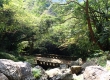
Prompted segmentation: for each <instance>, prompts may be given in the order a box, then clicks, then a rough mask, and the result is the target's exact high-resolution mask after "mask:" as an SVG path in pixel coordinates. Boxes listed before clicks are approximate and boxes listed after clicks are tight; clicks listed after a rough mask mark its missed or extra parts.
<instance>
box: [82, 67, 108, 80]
mask: <svg viewBox="0 0 110 80" xmlns="http://www.w3.org/2000/svg"><path fill="white" fill-rule="evenodd" d="M83 76H84V80H110V72H108V71H107V70H105V69H104V68H103V67H101V66H88V67H86V69H85V71H84V73H83Z"/></svg>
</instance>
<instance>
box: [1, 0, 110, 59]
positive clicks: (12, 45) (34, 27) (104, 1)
mask: <svg viewBox="0 0 110 80" xmlns="http://www.w3.org/2000/svg"><path fill="white" fill-rule="evenodd" d="M100 51H110V1H109V0H84V1H82V2H79V1H78V0H66V2H58V3H56V2H52V1H51V0H0V52H1V53H2V52H5V53H6V54H14V55H24V54H25V55H33V54H37V53H42V54H44V53H47V54H59V55H68V56H77V57H90V56H93V55H95V56H96V55H100V54H99V52H100ZM103 54H104V53H103ZM2 58H3V57H2Z"/></svg>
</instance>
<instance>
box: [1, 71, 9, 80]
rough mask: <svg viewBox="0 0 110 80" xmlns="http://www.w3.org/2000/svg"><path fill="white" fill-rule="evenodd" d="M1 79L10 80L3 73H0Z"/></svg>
mask: <svg viewBox="0 0 110 80" xmlns="http://www.w3.org/2000/svg"><path fill="white" fill-rule="evenodd" d="M0 80H9V79H8V78H7V77H6V76H5V75H4V74H3V73H0Z"/></svg>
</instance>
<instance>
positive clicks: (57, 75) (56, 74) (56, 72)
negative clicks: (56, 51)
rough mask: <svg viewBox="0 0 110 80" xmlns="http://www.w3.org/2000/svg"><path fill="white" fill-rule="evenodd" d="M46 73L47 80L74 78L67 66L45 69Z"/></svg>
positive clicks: (68, 79) (70, 79) (69, 79)
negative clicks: (65, 67)
mask: <svg viewBox="0 0 110 80" xmlns="http://www.w3.org/2000/svg"><path fill="white" fill-rule="evenodd" d="M46 73H47V74H48V76H49V80H72V79H73V78H74V77H73V74H71V70H70V69H69V68H67V69H60V68H54V69H50V70H47V71H46Z"/></svg>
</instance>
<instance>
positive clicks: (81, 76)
mask: <svg viewBox="0 0 110 80" xmlns="http://www.w3.org/2000/svg"><path fill="white" fill-rule="evenodd" d="M109 63H110V62H109V61H108V62H107V66H106V67H101V66H99V65H93V64H92V63H91V65H90V64H89V63H85V64H83V65H81V66H78V65H77V66H76V65H73V66H71V67H65V64H63V65H62V66H59V67H57V68H53V69H48V70H44V69H43V68H42V67H41V66H39V65H36V66H35V67H31V64H30V63H28V62H14V61H12V60H8V59H0V80H109V79H110V72H109V70H108V69H110V64H109ZM88 64H89V65H88Z"/></svg>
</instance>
